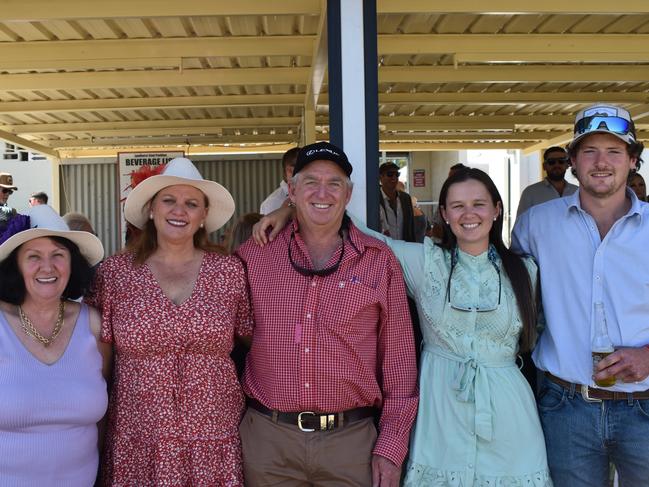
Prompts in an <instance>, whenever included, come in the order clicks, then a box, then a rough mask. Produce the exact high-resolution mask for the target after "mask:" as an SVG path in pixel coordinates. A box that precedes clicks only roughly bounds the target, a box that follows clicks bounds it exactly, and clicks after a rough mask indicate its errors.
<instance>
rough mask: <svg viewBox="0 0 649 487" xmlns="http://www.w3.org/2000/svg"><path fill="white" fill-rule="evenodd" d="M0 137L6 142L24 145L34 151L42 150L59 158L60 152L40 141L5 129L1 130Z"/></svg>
mask: <svg viewBox="0 0 649 487" xmlns="http://www.w3.org/2000/svg"><path fill="white" fill-rule="evenodd" d="M0 139H2V140H4V141H5V142H9V143H10V144H14V145H17V146H20V147H24V148H25V149H29V150H31V151H33V152H40V153H41V154H44V155H46V156H48V157H51V158H53V159H58V158H59V154H58V152H57V151H56V150H54V149H52V147H50V146H47V145H43V144H39V143H38V142H34V141H33V140H28V139H25V138H23V137H19V136H17V135H16V134H12V133H10V132H5V131H4V130H0Z"/></svg>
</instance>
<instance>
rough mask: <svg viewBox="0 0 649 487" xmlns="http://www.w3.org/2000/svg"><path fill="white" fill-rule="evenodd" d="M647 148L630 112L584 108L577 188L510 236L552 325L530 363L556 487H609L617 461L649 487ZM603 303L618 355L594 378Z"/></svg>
mask: <svg viewBox="0 0 649 487" xmlns="http://www.w3.org/2000/svg"><path fill="white" fill-rule="evenodd" d="M642 150H643V145H642V143H640V142H638V141H637V139H636V132H635V127H634V124H633V121H632V119H631V116H630V114H629V112H628V111H626V110H625V109H623V108H621V107H616V106H611V105H595V106H592V107H589V108H587V109H585V110H582V111H581V112H579V114H578V115H577V118H576V122H575V132H574V138H573V141H572V142H571V143H570V145H569V146H568V153H569V156H570V160H571V164H572V167H573V170H574V172H575V173H576V176H577V179H578V180H579V184H580V186H579V189H578V190H577V192H576V193H574V194H573V195H571V196H567V197H565V198H561V199H555V200H552V201H548V202H546V203H543V204H540V205H537V206H534V207H532V208H530V209H529V210H528V211H527V212H525V213H523V214H522V215H521V216H520V217H519V218H518V220H517V222H516V226H515V227H514V234H513V244H512V245H513V248H514V249H515V250H516V251H518V252H522V253H524V254H531V255H532V256H534V258H535V259H536V260H537V262H538V264H539V269H540V277H541V294H542V302H543V309H544V314H545V320H546V323H547V326H546V329H545V331H544V332H543V334H542V335H541V338H540V339H539V342H538V344H537V346H536V349H535V351H534V354H533V357H534V362H535V364H536V366H537V367H538V368H539V369H541V370H543V371H545V377H544V380H543V384H542V386H541V391H540V395H539V399H538V406H539V413H540V416H541V422H542V425H543V429H544V433H545V439H546V445H547V453H548V463H549V466H550V471H551V474H552V479H553V481H554V485H555V487H592V486H604V485H608V484H607V482H608V478H609V465H610V463H611V462H612V463H614V464H615V466H616V468H617V471H618V473H619V476H620V485H621V486H640V485H649V380H648V379H647V376H649V348H647V345H648V344H649V254H647V250H646V249H647V245H648V242H649V205H647V204H646V203H642V202H640V201H639V200H638V198H637V197H636V196H635V194H634V193H633V191H630V190H628V189H627V188H626V181H627V177H628V175H629V173H630V172H631V171H635V170H637V169H638V168H639V167H640V163H641V159H640V155H641V153H642ZM595 303H603V304H604V308H605V310H606V317H607V319H608V320H607V328H608V334H609V336H610V337H611V340H612V341H613V344H614V345H615V349H616V350H615V352H614V353H612V354H611V355H609V356H608V357H606V358H605V359H603V360H602V361H601V362H600V363H599V365H598V366H597V368H596V369H595V370H593V365H592V358H591V342H592V336H593V332H592V330H593V326H594V305H595ZM611 376H615V377H616V383H615V385H613V386H612V387H607V388H599V387H597V386H596V385H595V383H594V379H597V380H598V381H601V380H603V379H605V378H608V377H611Z"/></svg>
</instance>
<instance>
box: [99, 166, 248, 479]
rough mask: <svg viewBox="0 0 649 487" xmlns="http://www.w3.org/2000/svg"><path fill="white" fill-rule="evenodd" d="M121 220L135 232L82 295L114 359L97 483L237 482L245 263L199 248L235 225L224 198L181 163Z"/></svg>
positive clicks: (146, 186) (137, 193)
mask: <svg viewBox="0 0 649 487" xmlns="http://www.w3.org/2000/svg"><path fill="white" fill-rule="evenodd" d="M124 211H125V215H126V219H127V220H128V221H129V222H130V223H132V224H133V225H135V226H136V227H137V228H140V229H141V230H142V233H141V234H140V236H139V237H138V238H137V239H136V241H135V243H133V244H131V245H130V247H129V251H127V252H125V253H122V254H119V255H116V256H113V257H111V258H109V259H107V260H106V261H104V262H103V263H102V265H101V267H100V269H99V271H98V274H97V278H96V282H95V286H94V289H93V293H92V295H91V296H89V297H88V298H87V301H88V302H89V303H91V304H93V305H95V306H97V307H98V308H100V309H101V311H102V340H104V341H106V342H108V343H112V344H113V347H114V352H115V371H114V378H113V384H112V390H111V399H110V405H109V412H108V414H109V420H108V431H107V436H106V446H105V454H104V459H103V462H102V483H103V484H104V485H114V486H118V485H119V486H138V487H144V486H153V485H156V486H186V485H192V486H239V485H243V478H242V469H241V446H240V441H239V434H238V425H239V421H240V418H241V414H242V411H243V408H244V397H243V393H242V391H241V387H240V385H239V383H238V381H237V377H236V372H235V368H234V365H233V363H232V360H231V359H230V352H231V350H232V347H233V342H234V338H235V336H241V337H247V336H249V335H250V334H251V333H252V315H251V311H250V304H249V299H248V293H247V287H246V281H245V275H244V269H243V266H242V264H241V262H240V261H239V260H238V259H237V258H236V257H229V256H225V255H224V254H223V252H220V251H219V250H218V248H216V247H214V246H213V245H212V244H210V243H209V241H208V239H207V235H208V233H209V232H212V231H214V230H216V229H218V228H220V227H221V226H223V224H224V223H225V222H226V221H227V220H228V219H229V218H230V217H231V216H232V213H233V212H234V201H233V200H232V196H230V193H228V191H227V190H226V189H225V188H223V187H222V186H221V185H219V184H218V183H215V182H212V181H206V180H203V178H202V177H201V176H200V174H199V172H198V170H197V169H196V168H195V167H194V165H193V164H192V163H191V161H189V160H188V159H184V158H177V159H174V160H172V161H171V162H169V164H168V165H167V166H166V168H165V170H164V171H163V173H162V174H160V175H155V176H151V177H149V178H148V179H146V180H144V181H143V182H141V183H140V184H138V185H137V186H136V187H135V188H134V189H133V191H132V192H131V193H130V194H129V196H128V198H127V200H126V204H125V207H124Z"/></svg>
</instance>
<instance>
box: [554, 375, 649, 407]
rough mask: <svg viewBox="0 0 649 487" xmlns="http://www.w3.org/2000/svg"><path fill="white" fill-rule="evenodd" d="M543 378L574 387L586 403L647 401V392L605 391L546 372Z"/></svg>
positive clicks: (648, 397) (565, 386)
mask: <svg viewBox="0 0 649 487" xmlns="http://www.w3.org/2000/svg"><path fill="white" fill-rule="evenodd" d="M545 376H546V377H547V378H548V379H550V380H551V381H552V382H554V383H555V384H559V385H560V386H561V387H564V388H566V389H571V388H572V386H575V390H576V391H579V392H581V395H582V396H583V398H584V399H585V400H587V401H596V402H597V401H633V400H636V399H637V400H639V401H642V400H645V399H649V390H646V391H636V392H620V391H608V390H606V389H599V388H597V387H588V386H586V385H583V384H575V383H573V382H568V381H567V380H563V379H561V378H559V377H557V376H556V375H552V374H551V373H550V372H546V373H545Z"/></svg>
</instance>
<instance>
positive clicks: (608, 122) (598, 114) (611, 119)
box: [569, 105, 636, 148]
mask: <svg viewBox="0 0 649 487" xmlns="http://www.w3.org/2000/svg"><path fill="white" fill-rule="evenodd" d="M596 133H605V134H611V135H614V136H615V137H617V138H618V139H620V140H622V141H623V142H625V143H626V144H633V143H635V142H636V134H635V125H634V124H633V120H632V119H631V114H630V113H629V112H628V111H627V110H625V109H624V108H622V107H617V106H614V105H592V106H590V107H588V108H585V109H583V110H582V111H580V112H579V113H578V114H577V117H576V118H575V133H574V138H573V140H572V142H570V145H569V147H570V148H573V147H574V146H575V144H577V143H578V142H579V141H580V140H581V139H583V138H584V137H586V136H587V135H590V134H596Z"/></svg>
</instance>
